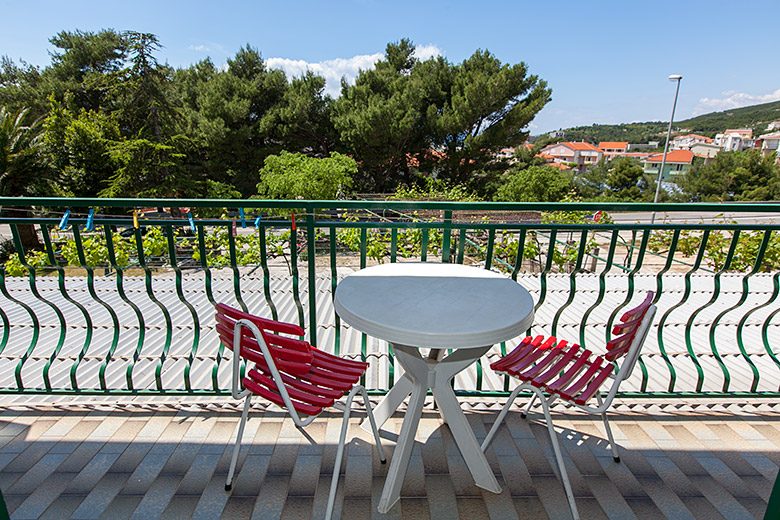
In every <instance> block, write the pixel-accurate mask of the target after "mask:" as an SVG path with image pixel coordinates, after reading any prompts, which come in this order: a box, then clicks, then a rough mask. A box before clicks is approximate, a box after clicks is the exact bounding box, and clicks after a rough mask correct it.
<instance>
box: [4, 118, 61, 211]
mask: <svg viewBox="0 0 780 520" xmlns="http://www.w3.org/2000/svg"><path fill="white" fill-rule="evenodd" d="M26 120H27V110H20V111H18V112H10V111H8V110H6V108H5V107H0V195H2V196H3V197H35V196H42V195H50V194H52V192H53V186H52V184H51V176H50V175H49V171H48V168H47V167H46V165H45V164H44V163H43V162H42V161H41V156H40V145H41V124H40V119H36V120H34V121H32V122H30V123H26V122H25V121H26Z"/></svg>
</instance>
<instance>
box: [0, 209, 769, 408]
mask: <svg viewBox="0 0 780 520" xmlns="http://www.w3.org/2000/svg"><path fill="white" fill-rule="evenodd" d="M0 206H2V208H3V213H4V214H3V216H0V226H7V227H6V228H4V229H6V230H7V231H6V234H9V235H10V241H11V243H12V244H13V246H14V247H13V251H10V250H9V254H10V256H9V258H10V262H7V263H6V264H5V265H4V267H3V268H0V296H1V297H0V322H1V324H2V333H1V334H0V393H66V394H79V393H88V394H103V393H114V394H163V393H165V394H212V395H213V394H225V393H229V387H228V384H227V383H226V382H225V381H226V380H225V373H226V371H227V365H228V364H227V363H226V362H225V361H224V355H225V352H224V348H223V347H222V346H221V345H219V344H218V342H217V340H216V335H215V334H213V333H212V331H211V330H210V328H211V327H210V325H209V324H210V323H211V322H210V321H209V320H210V319H211V318H210V316H211V311H212V307H213V305H214V304H216V303H217V302H219V301H225V300H226V299H227V300H229V302H228V303H232V304H234V305H237V306H239V307H241V308H242V309H244V310H247V311H249V312H257V313H260V314H264V315H268V316H269V317H271V318H274V319H279V318H280V313H281V312H282V309H281V308H280V305H281V306H288V300H286V299H285V298H286V297H280V296H279V294H278V293H279V291H284V292H289V294H290V297H291V299H292V305H293V306H294V307H292V308H289V309H287V308H286V310H285V311H284V312H287V313H288V314H289V316H288V318H292V320H293V321H297V322H298V323H299V324H300V325H301V326H302V327H303V328H304V329H306V330H307V337H308V339H309V341H310V342H311V343H312V344H314V345H315V346H318V347H319V348H323V349H326V350H332V351H335V352H336V353H340V351H342V350H345V348H346V347H347V345H346V339H345V337H346V335H345V330H346V329H345V327H344V326H343V324H342V323H341V322H340V320H339V317H338V316H335V315H333V316H323V315H320V313H321V312H322V309H325V308H327V305H323V302H322V301H321V300H322V297H323V294H325V295H329V296H326V297H328V298H332V296H333V294H334V292H335V290H336V287H337V285H338V279H339V271H338V267H339V265H340V264H343V263H345V262H346V263H350V264H351V265H353V266H354V267H355V268H364V267H366V266H367V265H368V264H369V263H371V262H375V261H377V260H378V259H379V260H380V261H384V262H396V261H403V260H405V259H406V258H405V257H410V258H413V259H416V260H421V261H434V262H458V263H477V264H478V265H480V266H483V267H484V268H486V269H491V268H494V269H499V270H503V271H504V272H506V274H507V275H508V276H511V277H512V278H513V279H515V280H518V281H520V282H521V283H523V284H525V285H527V286H529V288H530V289H531V290H532V294H534V297H535V298H536V309H537V320H536V324H535V326H534V329H533V330H532V331H531V332H532V333H534V334H536V333H548V334H553V335H557V334H561V335H567V336H569V335H570V336H573V337H571V339H573V340H576V339H578V340H579V342H580V343H581V344H582V345H583V346H586V347H590V348H594V349H598V347H599V345H598V344H596V343H595V342H596V341H601V340H602V339H603V340H607V339H608V338H609V329H610V328H611V325H612V323H613V322H614V321H615V320H616V319H618V318H619V316H620V312H621V311H622V310H625V309H626V308H628V306H629V305H630V304H631V302H632V301H636V299H637V298H639V297H640V296H639V293H640V292H642V293H643V292H644V291H645V290H653V291H654V292H655V293H656V296H655V301H656V303H657V305H658V306H659V313H658V319H657V328H655V329H654V331H653V332H652V333H651V337H650V338H649V340H648V343H649V344H651V346H648V347H646V349H645V351H644V352H645V353H643V355H642V357H641V358H640V361H639V364H638V366H639V371H638V373H639V375H637V376H636V382H635V385H634V386H635V387H634V389H633V390H627V391H625V392H624V394H623V395H624V396H627V397H628V396H638V395H641V396H653V397H672V396H674V397H680V396H711V397H733V396H773V397H776V396H780V391H778V387H779V386H780V360H779V359H778V357H777V353H776V349H777V340H778V338H780V336H778V334H779V333H780V332H779V331H780V329H778V327H779V326H780V324H778V323H777V320H776V315H777V313H778V312H780V303H779V302H780V300H779V299H778V294H779V293H780V267H778V266H779V265H780V237H778V231H780V225H776V224H774V223H772V222H770V223H760V222H762V221H763V219H756V218H752V217H751V218H750V220H749V221H745V222H740V223H736V222H731V221H727V222H724V221H722V220H721V219H720V218H719V219H717V222H710V221H701V220H700V219H697V222H691V223H687V222H683V223H674V224H661V223H656V224H655V225H650V224H648V223H636V222H634V223H614V222H611V221H610V220H609V219H604V220H602V221H601V222H594V221H593V220H592V219H589V218H588V216H591V215H593V214H594V213H595V212H597V211H603V212H610V213H611V214H612V215H613V216H617V215H619V214H621V213H625V212H651V211H654V210H657V211H659V212H666V213H667V214H668V215H672V216H674V215H678V214H679V215H690V214H691V213H693V214H695V215H705V214H708V213H711V214H713V215H715V214H721V213H723V212H728V213H729V214H730V215H733V216H734V217H740V216H744V218H748V217H747V215H752V216H755V215H761V216H764V215H765V216H773V215H774V216H778V215H780V213H779V212H780V204H751V205H737V204H728V205H727V204H696V205H678V204H663V205H652V204H595V203H567V204H555V205H551V204H541V203H517V204H509V203H448V202H425V201H415V202H408V201H404V202H402V201H259V200H177V199H163V200H158V199H155V200H148V199H147V200H143V199H52V198H27V199H24V198H0ZM96 208H99V210H98V212H97V214H94V213H92V212H90V211H89V210H90V209H92V210H93V211H94V209H96ZM139 208H188V209H189V210H190V211H191V213H189V214H177V215H176V216H175V217H174V216H171V215H170V214H166V213H165V212H162V213H160V212H155V213H154V215H153V216H152V217H151V218H143V214H140V216H139V214H138V213H133V211H134V210H138V209H139ZM17 211H19V212H24V215H25V216H23V217H22V216H14V215H15V214H16V213H15V212H17ZM540 212H545V215H544V218H541V216H540V215H541V214H540ZM551 212H559V213H551ZM174 213H176V211H174ZM30 214H34V215H35V216H33V217H30V216H27V215H30ZM66 214H67V215H68V216H67V218H66V217H65V215H66ZM219 214H221V216H220V217H213V216H208V215H219ZM528 215H538V216H539V218H535V219H534V218H532V219H530V220H528V219H527V218H526V217H527V216H528ZM520 216H522V217H523V218H522V219H521V218H519V217H520ZM646 220H649V219H646ZM30 226H32V227H33V229H34V230H35V231H36V232H37V235H38V236H39V237H40V238H39V240H40V251H38V252H35V251H33V250H32V249H29V248H26V247H25V242H26V241H29V240H30V238H29V237H30V233H29V231H30ZM0 229H3V228H0ZM25 232H26V233H25ZM25 237H27V238H25ZM28 249H29V250H28ZM280 273H282V274H280ZM735 280H736V281H737V282H738V284H739V287H738V288H737V289H735V288H734V283H735ZM320 281H324V282H323V283H324V284H325V285H324V286H323V285H322V284H320ZM258 284H260V285H261V287H258ZM727 285H728V287H726V286H727ZM217 286H218V287H217ZM705 286H706V287H705ZM323 287H324V288H323ZM318 298H319V299H318ZM326 303H327V302H326ZM605 309H608V311H605ZM681 313H684V315H683V318H682V319H681V318H680V314H681ZM542 316H546V317H547V318H542ZM597 317H598V319H597ZM183 324H185V325H183ZM569 328H571V330H569ZM681 331H682V334H680V332H681ZM594 337H598V338H599V339H598V340H595V339H594ZM128 338H129V339H128ZM359 343H360V344H359V345H358V346H357V347H356V348H354V349H353V350H352V351H350V352H349V353H348V355H352V356H354V357H360V358H363V359H369V358H377V359H378V358H383V359H387V373H386V375H385V376H384V380H386V384H384V385H383V386H381V387H377V388H374V389H373V390H374V391H378V392H382V391H386V390H387V388H388V387H389V386H391V385H392V382H393V380H394V377H395V374H396V371H395V367H394V360H393V355H392V349H388V351H387V352H380V353H377V352H373V351H371V349H369V346H368V338H366V336H365V335H361V336H360V340H359ZM510 347H511V345H507V344H504V345H501V346H499V353H501V354H502V353H506V352H507V350H508V349H509V348H510ZM350 348H352V346H351V345H350ZM499 353H495V355H499ZM487 361H489V360H483V362H485V364H486V363H487ZM119 373H121V375H122V377H118V376H117V374H119ZM2 374H5V376H3V375H2ZM64 374H67V375H66V376H65V375H64ZM203 374H208V376H207V377H203ZM683 375H684V377H683ZM491 377H494V376H491V375H490V373H489V369H486V368H485V369H483V363H482V362H480V363H479V364H478V365H477V367H476V380H475V384H474V388H472V389H466V390H463V389H461V393H476V394H477V395H492V394H501V393H504V392H506V391H507V389H508V388H509V382H508V381H503V380H502V382H501V384H499V385H498V387H496V385H493V386H492V387H490V388H489V387H488V385H486V381H487V379H489V378H491Z"/></svg>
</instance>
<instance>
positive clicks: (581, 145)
mask: <svg viewBox="0 0 780 520" xmlns="http://www.w3.org/2000/svg"><path fill="white" fill-rule="evenodd" d="M561 144H564V145H566V146H568V147H569V148H573V149H574V150H588V151H591V152H600V151H601V149H599V148H597V147H595V146H593V145H592V144H590V143H572V142H566V143H561Z"/></svg>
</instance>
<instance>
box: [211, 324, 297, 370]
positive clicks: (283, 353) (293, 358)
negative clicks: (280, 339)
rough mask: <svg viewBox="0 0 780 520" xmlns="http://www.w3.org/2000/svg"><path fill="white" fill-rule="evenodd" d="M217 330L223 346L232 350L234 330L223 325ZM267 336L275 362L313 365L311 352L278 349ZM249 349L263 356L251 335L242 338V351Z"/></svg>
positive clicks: (266, 341) (267, 342) (264, 336)
mask: <svg viewBox="0 0 780 520" xmlns="http://www.w3.org/2000/svg"><path fill="white" fill-rule="evenodd" d="M216 328H217V332H218V333H219V337H220V338H221V340H222V344H223V345H225V346H226V347H228V348H229V349H231V350H232V349H233V329H228V328H226V327H225V326H224V325H221V324H217V327H216ZM261 332H262V331H261ZM267 336H268V335H266V334H263V340H265V343H266V345H267V346H268V351H269V352H270V353H271V355H272V356H273V358H274V360H277V361H279V360H284V361H286V362H289V363H297V364H300V365H306V366H308V365H309V364H310V363H311V360H312V354H311V352H301V351H296V350H291V349H287V348H283V347H278V346H275V345H273V344H269V341H268V340H266V337H267ZM247 349H249V350H252V351H254V352H257V354H258V355H262V353H261V350H260V346H259V345H258V344H257V340H255V337H254V335H252V334H250V335H249V336H244V335H242V336H241V350H242V351H244V350H247Z"/></svg>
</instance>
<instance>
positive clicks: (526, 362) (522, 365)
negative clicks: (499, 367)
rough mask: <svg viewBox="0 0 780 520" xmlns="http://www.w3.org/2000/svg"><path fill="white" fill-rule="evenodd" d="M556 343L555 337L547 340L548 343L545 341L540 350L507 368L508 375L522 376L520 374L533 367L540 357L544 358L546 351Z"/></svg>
mask: <svg viewBox="0 0 780 520" xmlns="http://www.w3.org/2000/svg"><path fill="white" fill-rule="evenodd" d="M555 341H556V339H555V337H554V336H551V337H549V338H547V341H545V342H544V343H543V344H542V345H540V346H539V347H538V348H535V349H533V350H532V351H530V352H529V353H528V354H526V355H525V357H523V358H521V359H519V360H518V361H516V362H515V363H513V364H512V365H511V366H509V367H507V368H506V369H505V371H506V373H508V374H510V375H513V376H515V377H517V376H518V375H519V374H520V372H522V371H523V370H525V369H526V368H528V367H529V366H531V365H532V364H533V363H535V362H536V361H537V360H538V359H539V358H540V357H542V356H543V355H544V354H545V353H546V352H545V351H546V350H549V349H550V347H551V346H552V345H554V344H555Z"/></svg>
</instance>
